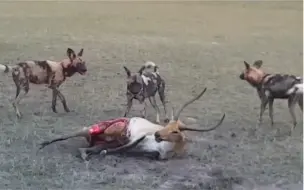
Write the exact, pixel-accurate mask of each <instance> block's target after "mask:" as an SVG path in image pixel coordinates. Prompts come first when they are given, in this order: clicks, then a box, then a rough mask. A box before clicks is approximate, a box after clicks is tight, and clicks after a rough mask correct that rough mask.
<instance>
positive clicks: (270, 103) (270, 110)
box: [269, 98, 274, 126]
mask: <svg viewBox="0 0 304 190" xmlns="http://www.w3.org/2000/svg"><path fill="white" fill-rule="evenodd" d="M273 101H274V99H273V98H269V117H270V122H271V126H273V124H274V122H273Z"/></svg>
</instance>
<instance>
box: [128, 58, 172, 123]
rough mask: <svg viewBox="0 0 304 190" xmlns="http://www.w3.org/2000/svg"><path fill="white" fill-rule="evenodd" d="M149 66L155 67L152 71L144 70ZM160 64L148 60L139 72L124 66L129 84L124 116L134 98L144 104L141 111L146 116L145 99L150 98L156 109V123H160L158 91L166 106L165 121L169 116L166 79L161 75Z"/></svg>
mask: <svg viewBox="0 0 304 190" xmlns="http://www.w3.org/2000/svg"><path fill="white" fill-rule="evenodd" d="M147 68H154V69H153V71H152V72H144V71H145V69H147ZM157 68H158V66H157V65H156V64H155V63H153V62H150V61H149V62H146V63H145V65H143V66H142V67H141V68H140V69H139V71H138V72H136V73H133V74H132V73H131V71H130V70H129V69H128V68H127V67H126V66H124V70H125V72H126V74H127V79H126V86H127V93H126V95H127V106H126V109H125V113H124V117H127V115H128V114H129V112H130V109H131V107H132V104H133V100H134V99H136V100H138V101H139V102H140V103H141V104H144V109H143V111H142V113H141V116H142V117H143V118H146V103H145V99H146V98H148V99H149V101H150V103H151V105H152V107H153V108H154V109H155V111H156V123H160V118H159V117H160V116H159V115H160V110H159V107H158V106H157V103H156V99H155V95H156V92H158V95H159V98H160V100H161V102H162V104H163V106H164V111H165V116H166V119H165V121H167V120H168V118H167V108H166V100H165V81H164V80H163V79H162V77H161V76H160V74H159V72H158V70H157Z"/></svg>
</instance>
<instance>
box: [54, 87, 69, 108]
mask: <svg viewBox="0 0 304 190" xmlns="http://www.w3.org/2000/svg"><path fill="white" fill-rule="evenodd" d="M56 90H57V93H58V97H59V98H60V100H61V102H62V105H63V108H64V111H65V112H70V109H69V108H68V106H67V103H66V100H65V97H64V95H63V94H62V93H61V92H60V91H59V90H58V89H57V88H56Z"/></svg>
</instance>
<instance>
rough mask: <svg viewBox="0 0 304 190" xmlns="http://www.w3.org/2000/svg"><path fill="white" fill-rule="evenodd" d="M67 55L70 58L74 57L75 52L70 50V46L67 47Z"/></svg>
mask: <svg viewBox="0 0 304 190" xmlns="http://www.w3.org/2000/svg"><path fill="white" fill-rule="evenodd" d="M67 56H68V57H69V58H70V59H71V60H73V59H75V57H76V54H75V52H74V50H72V49H71V48H68V49H67Z"/></svg>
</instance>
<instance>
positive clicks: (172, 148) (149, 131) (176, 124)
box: [100, 88, 225, 159]
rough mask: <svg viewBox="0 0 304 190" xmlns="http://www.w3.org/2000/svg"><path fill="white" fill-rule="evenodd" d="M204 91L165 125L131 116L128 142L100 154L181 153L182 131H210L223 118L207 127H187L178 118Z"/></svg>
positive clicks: (157, 155) (164, 155)
mask: <svg viewBox="0 0 304 190" xmlns="http://www.w3.org/2000/svg"><path fill="white" fill-rule="evenodd" d="M205 91H206V88H205V89H204V90H203V91H202V92H201V93H200V94H198V95H197V96H196V97H194V98H192V99H191V100H189V101H188V102H186V103H185V104H184V105H183V106H182V107H181V108H180V109H179V110H178V111H177V113H176V114H175V115H174V114H172V119H171V121H169V123H168V124H167V125H166V126H162V125H158V124H154V123H151V122H150V121H148V120H146V119H144V118H139V117H137V118H132V119H131V120H130V123H129V126H128V131H129V136H128V137H129V142H128V143H127V144H125V145H122V146H120V147H117V148H108V149H104V150H102V151H101V153H100V154H101V155H106V154H113V153H119V152H124V151H130V152H133V153H136V154H142V155H148V156H151V157H153V158H156V159H167V158H170V157H173V156H174V155H181V154H182V153H183V152H184V151H185V145H186V142H187V139H186V136H185V134H184V133H183V132H184V131H198V132H207V131H212V130H214V129H216V128H217V127H218V126H220V125H221V124H222V122H223V120H224V118H225V114H224V115H223V116H222V118H221V120H220V121H219V122H218V124H217V125H215V126H214V127H211V128H208V129H195V128H189V127H186V125H185V124H184V123H183V122H181V121H180V120H179V116H180V114H181V112H182V111H183V109H184V108H185V107H187V106H188V105H189V104H191V103H193V102H194V101H195V100H198V99H199V98H200V97H201V96H202V95H203V94H204V93H205Z"/></svg>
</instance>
